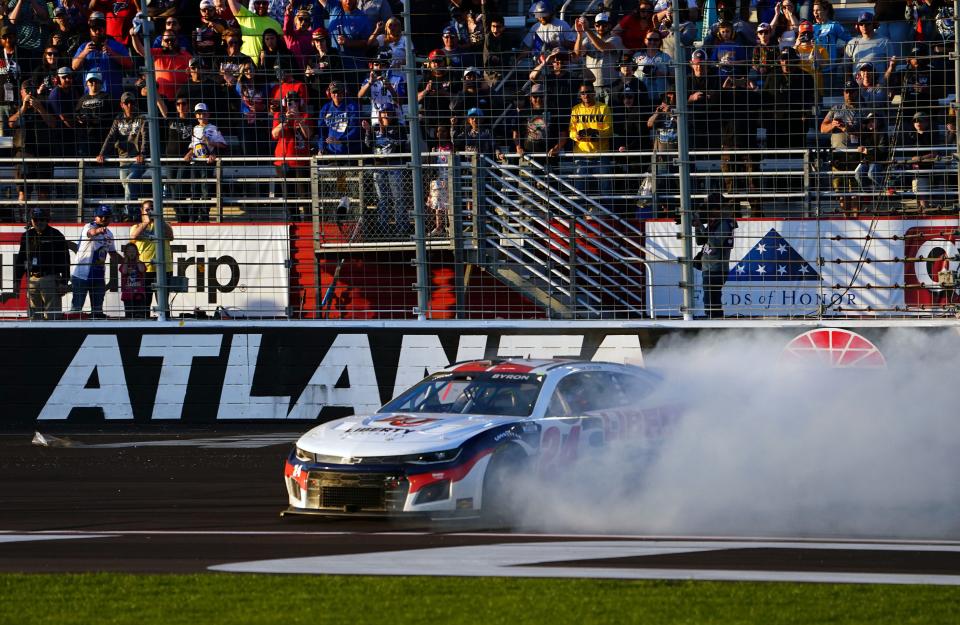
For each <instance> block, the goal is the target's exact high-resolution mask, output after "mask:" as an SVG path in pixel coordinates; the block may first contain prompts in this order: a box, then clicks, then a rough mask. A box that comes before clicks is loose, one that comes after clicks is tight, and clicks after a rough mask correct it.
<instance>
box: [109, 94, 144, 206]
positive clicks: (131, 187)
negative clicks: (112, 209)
mask: <svg viewBox="0 0 960 625" xmlns="http://www.w3.org/2000/svg"><path fill="white" fill-rule="evenodd" d="M110 149H113V150H115V151H116V153H117V156H118V157H119V158H120V161H121V162H120V168H119V173H120V183H121V184H122V185H123V199H124V201H126V203H127V205H126V211H127V216H128V220H129V221H136V220H137V218H138V216H139V211H138V210H137V206H136V204H135V203H133V201H134V200H135V199H136V198H135V197H134V196H137V195H140V193H139V191H140V185H139V184H137V183H131V182H130V181H131V180H139V179H140V178H142V177H143V174H144V173H145V172H146V170H147V166H146V158H145V153H146V151H147V117H146V115H143V114H141V113H139V112H137V105H136V97H135V96H134V95H133V93H132V92H130V91H125V92H124V93H123V95H122V96H120V114H119V115H117V117H116V118H115V119H114V120H113V125H112V126H110V131H109V132H107V138H106V139H104V141H103V147H101V148H100V154H98V155H97V162H98V163H100V164H103V162H104V161H105V158H104V156H105V155H106V153H107V151H108V150H110ZM110 216H111V217H112V214H111V215H110Z"/></svg>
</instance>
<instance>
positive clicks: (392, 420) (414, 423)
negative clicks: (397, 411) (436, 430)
mask: <svg viewBox="0 0 960 625" xmlns="http://www.w3.org/2000/svg"><path fill="white" fill-rule="evenodd" d="M436 420H437V419H431V418H430V417H386V418H384V419H377V422H378V423H384V422H386V423H389V424H390V425H392V426H393V427H397V428H416V427H420V426H421V425H426V424H428V423H433V422H434V421H436Z"/></svg>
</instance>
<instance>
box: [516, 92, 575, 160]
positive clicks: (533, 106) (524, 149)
mask: <svg viewBox="0 0 960 625" xmlns="http://www.w3.org/2000/svg"><path fill="white" fill-rule="evenodd" d="M545 92H546V89H544V88H543V85H540V84H534V85H533V86H532V87H531V88H530V95H529V96H528V98H529V100H530V107H529V108H527V109H522V110H519V111H517V119H516V121H515V122H514V125H513V131H512V135H513V145H514V149H515V151H516V153H517V155H518V156H526V157H527V158H537V159H538V160H539V159H543V158H544V157H546V163H545V164H552V165H554V166H556V165H557V157H558V156H559V155H560V153H561V152H563V150H564V148H565V147H566V145H567V133H566V132H563V128H562V127H561V126H560V124H559V123H558V121H557V119H556V118H555V117H554V115H553V114H552V113H551V112H550V111H549V110H547V109H546V108H545V107H544V99H545V96H546V93H545Z"/></svg>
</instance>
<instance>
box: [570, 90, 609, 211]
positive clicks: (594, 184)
mask: <svg viewBox="0 0 960 625" xmlns="http://www.w3.org/2000/svg"><path fill="white" fill-rule="evenodd" d="M578 93H579V97H580V102H579V103H578V104H577V105H576V106H574V107H573V110H572V111H571V112H570V139H571V141H573V153H574V157H573V163H574V174H575V175H576V177H575V178H574V181H573V184H574V186H575V187H576V188H577V189H578V190H580V191H581V192H583V193H587V194H590V195H591V196H595V194H596V193H597V191H599V193H600V195H601V196H604V195H608V194H609V193H610V179H609V178H607V177H606V176H607V175H608V174H609V173H610V161H609V157H606V156H585V155H588V154H600V153H604V152H609V151H610V139H611V137H613V113H612V112H611V111H610V107H609V106H607V105H606V104H602V103H598V102H597V94H596V92H595V91H594V87H593V83H591V82H583V83H581V84H580V90H579V92H578ZM597 199H598V200H599V201H601V202H604V200H607V202H609V200H608V199H607V198H604V197H600V198H597Z"/></svg>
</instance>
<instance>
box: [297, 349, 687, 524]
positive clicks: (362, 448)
mask: <svg viewBox="0 0 960 625" xmlns="http://www.w3.org/2000/svg"><path fill="white" fill-rule="evenodd" d="M659 383H660V378H659V377H658V376H657V375H656V374H654V373H652V372H650V371H648V370H646V369H643V368H641V367H637V366H632V365H625V364H615V363H609V362H590V361H577V360H560V359H557V360H524V359H509V360H482V361H472V362H466V363H458V364H455V365H452V366H451V367H449V368H448V369H446V370H443V371H440V372H438V373H435V374H433V375H431V376H429V377H427V378H425V379H424V380H422V381H421V382H420V383H418V384H416V385H415V386H413V387H412V388H410V389H409V390H407V391H406V392H404V393H401V394H400V395H399V396H398V397H397V398H395V399H393V400H392V401H390V402H388V403H387V404H386V405H385V406H383V408H381V409H380V411H379V412H377V413H376V414H373V415H368V416H350V417H345V418H342V419H337V420H335V421H330V422H328V423H324V424H323V425H320V426H317V427H315V428H313V429H312V430H310V431H309V432H307V433H306V434H304V435H303V436H302V437H300V439H299V440H298V441H297V443H296V446H295V448H294V449H293V450H292V451H291V452H290V455H289V457H288V458H287V461H286V466H285V470H284V481H285V484H286V487H287V493H288V495H289V504H290V505H289V508H288V509H287V511H286V513H298V514H319V515H331V516H333V515H342V514H351V515H370V516H405V515H417V514H422V515H427V516H431V517H434V518H442V517H470V516H474V517H475V516H479V515H480V514H481V512H482V513H483V515H484V516H488V515H489V516H490V518H495V519H500V518H504V517H505V516H507V515H508V514H509V507H510V501H511V496H512V495H515V492H514V490H515V489H514V487H515V486H516V484H517V483H518V481H519V480H520V478H521V477H522V476H524V475H527V474H529V472H531V471H535V472H538V474H543V475H553V474H556V473H558V471H559V470H560V469H562V468H563V467H565V466H568V465H570V464H572V463H573V462H575V461H576V459H577V458H578V457H580V456H582V455H584V454H586V453H588V452H596V451H600V450H602V449H603V448H604V447H605V446H606V445H607V444H610V443H612V442H613V441H616V440H619V439H622V438H630V439H635V440H637V441H641V442H644V444H649V445H651V446H656V445H657V444H658V442H659V440H660V439H661V438H662V437H663V435H664V433H665V431H666V430H667V429H669V426H670V425H671V423H673V422H674V421H675V420H676V418H677V416H678V411H677V409H676V407H675V406H673V407H671V406H670V405H667V404H662V405H659V406H655V405H651V404H650V402H651V399H650V398H651V395H652V394H653V391H654V390H655V389H656V388H657V387H658V385H659ZM560 472H562V471H560Z"/></svg>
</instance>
